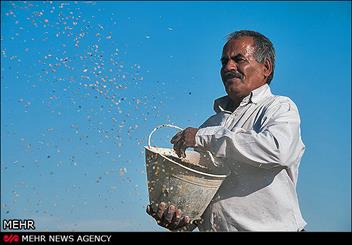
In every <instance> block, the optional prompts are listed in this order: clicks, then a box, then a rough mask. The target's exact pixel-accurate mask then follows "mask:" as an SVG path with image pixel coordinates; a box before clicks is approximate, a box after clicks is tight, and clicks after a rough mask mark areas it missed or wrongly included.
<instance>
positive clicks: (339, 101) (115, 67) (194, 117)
mask: <svg viewBox="0 0 352 245" xmlns="http://www.w3.org/2000/svg"><path fill="white" fill-rule="evenodd" d="M350 23H351V3H350V2H328V1H324V2H301V1H299V2H291V1H290V2H283V1H282V2H265V1H260V2H236V1H234V2H231V1H226V2H215V1H214V2H212V1H207V2H192V1H189V2H171V1H170V2H161V1H160V2H113V1H109V2H91V1H89V2H81V1H79V2H56V1H53V2H49V1H48V2H30V1H27V2H3V1H1V218H2V219H5V218H22V219H24V218H32V219H34V221H35V226H36V228H37V230H42V231H45V230H49V231H72V230H74V231H102V230H103V231H163V230H164V229H162V228H160V227H158V226H157V225H156V224H155V222H154V220H153V219H152V218H150V217H149V216H148V215H146V213H145V206H146V204H147V203H148V193H147V185H146V173H145V161H144V149H143V146H144V145H146V144H147V137H148V135H149V133H150V131H151V130H152V129H153V128H154V127H155V126H156V125H159V124H163V123H172V124H175V125H178V126H180V127H188V126H193V127H197V126H199V125H200V124H201V123H202V122H203V121H204V120H205V119H206V118H207V117H208V116H210V115H212V114H213V111H212V105H213V100H214V99H215V98H217V97H219V96H222V95H224V89H223V86H222V82H221V79H220V75H219V70H220V56H221V51H222V46H223V44H224V42H225V39H226V35H227V34H229V33H230V32H232V31H235V30H239V29H251V30H256V31H259V32H261V33H263V34H264V35H266V36H268V37H269V38H270V39H271V40H272V42H273V43H274V46H275V48H276V53H277V63H276V70H275V77H274V80H273V81H272V83H271V89H272V92H273V93H274V94H280V95H286V96H289V97H290V98H291V99H292V100H293V101H295V103H296V104H297V106H298V108H299V111H300V115H301V120H302V125H301V126H302V139H303V142H304V143H305V145H306V152H305V154H304V156H303V158H302V161H301V167H300V175H299V179H298V195H299V201H300V205H301V209H302V213H303V216H304V218H305V220H306V221H307V223H308V225H307V227H306V228H307V230H311V231H351V136H350V135H351V24H350ZM174 133H175V131H173V130H172V129H161V130H159V131H157V133H156V134H155V136H154V138H153V143H154V144H155V145H159V146H164V147H171V145H170V143H169V139H170V137H171V136H172V135H173V134H174Z"/></svg>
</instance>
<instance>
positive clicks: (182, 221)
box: [176, 216, 191, 228]
mask: <svg viewBox="0 0 352 245" xmlns="http://www.w3.org/2000/svg"><path fill="white" fill-rule="evenodd" d="M190 221H191V219H190V218H189V217H188V216H185V217H183V218H182V219H181V221H180V223H179V224H178V226H177V227H176V228H182V227H184V226H186V225H188V224H189V222H190Z"/></svg>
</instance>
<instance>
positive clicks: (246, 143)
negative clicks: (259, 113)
mask: <svg viewBox="0 0 352 245" xmlns="http://www.w3.org/2000/svg"><path fill="white" fill-rule="evenodd" d="M196 146H197V147H199V148H203V149H205V150H209V151H210V152H211V153H212V154H213V155H214V156H215V157H217V158H220V159H223V162H225V163H230V164H236V162H243V163H247V164H251V165H253V166H255V167H262V168H273V167H280V166H281V167H282V166H284V167H290V165H291V164H293V163H295V162H297V160H298V159H299V158H300V157H301V156H302V154H303V151H304V144H303V142H302V141H301V137H300V118H299V114H298V111H297V108H296V106H295V105H294V104H292V103H290V102H289V101H286V102H281V103H279V104H278V105H275V106H274V107H272V108H271V109H268V110H267V112H265V115H264V116H263V117H262V119H261V126H260V128H259V130H257V131H255V130H245V129H243V128H238V127H235V128H233V129H232V130H229V129H228V128H226V127H224V126H210V127H204V128H200V129H199V130H198V132H197V134H196Z"/></svg>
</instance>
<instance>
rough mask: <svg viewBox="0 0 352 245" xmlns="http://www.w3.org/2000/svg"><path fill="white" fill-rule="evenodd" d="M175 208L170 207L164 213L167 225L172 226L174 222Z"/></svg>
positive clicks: (164, 220)
mask: <svg viewBox="0 0 352 245" xmlns="http://www.w3.org/2000/svg"><path fill="white" fill-rule="evenodd" d="M175 209H176V208H175V206H174V205H170V206H169V207H168V208H167V210H166V211H165V212H164V218H163V222H164V224H166V225H168V226H169V225H170V223H171V222H172V219H173V217H174V215H175Z"/></svg>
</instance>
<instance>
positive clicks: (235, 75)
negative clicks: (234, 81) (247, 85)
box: [224, 70, 243, 79]
mask: <svg viewBox="0 0 352 245" xmlns="http://www.w3.org/2000/svg"><path fill="white" fill-rule="evenodd" d="M224 77H225V79H231V78H239V79H242V78H243V75H242V74H241V73H239V72H238V71H235V70H232V71H228V72H226V73H225V74H224Z"/></svg>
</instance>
